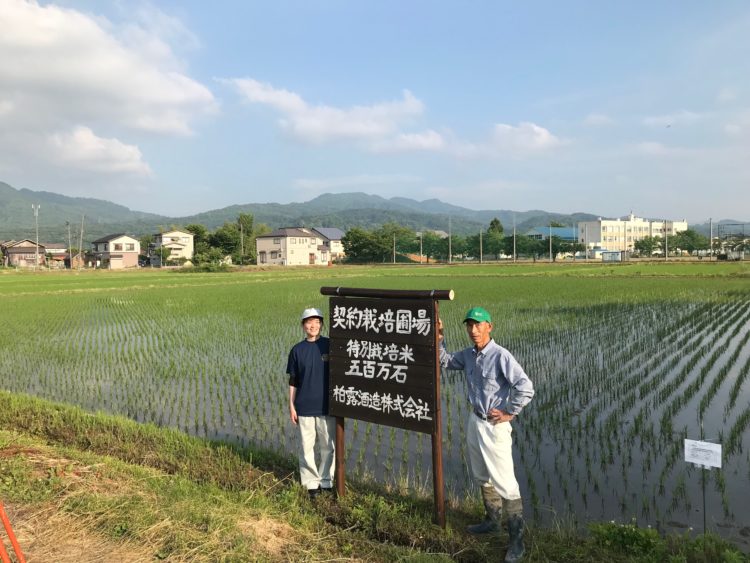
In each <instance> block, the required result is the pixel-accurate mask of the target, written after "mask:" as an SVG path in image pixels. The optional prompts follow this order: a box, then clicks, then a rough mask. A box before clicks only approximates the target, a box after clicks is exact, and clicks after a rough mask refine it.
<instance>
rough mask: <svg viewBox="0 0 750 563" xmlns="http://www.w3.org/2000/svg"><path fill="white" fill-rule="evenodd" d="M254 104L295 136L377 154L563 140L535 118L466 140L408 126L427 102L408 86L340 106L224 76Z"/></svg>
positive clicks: (472, 150)
mask: <svg viewBox="0 0 750 563" xmlns="http://www.w3.org/2000/svg"><path fill="white" fill-rule="evenodd" d="M220 82H222V83H224V84H228V85H230V86H232V87H233V88H235V89H236V90H237V91H238V92H239V93H240V94H241V95H242V96H243V98H244V99H245V100H246V101H247V102H250V103H256V104H263V105H266V106H269V107H271V108H273V109H274V110H276V111H278V112H279V113H280V114H281V117H280V119H279V125H280V126H281V127H282V128H283V129H284V130H285V131H286V132H287V133H289V134H290V135H291V136H293V137H294V138H296V139H298V140H301V141H304V142H309V143H317V144H319V143H324V142H330V141H337V140H353V141H357V142H359V144H360V147H361V148H362V149H364V150H368V151H371V152H376V153H403V152H415V151H421V152H433V153H441V154H447V155H450V156H454V157H457V158H498V157H501V158H502V157H511V158H518V157H523V156H527V155H530V154H535V153H537V154H538V153H541V152H544V151H547V150H549V149H553V148H556V147H559V146H561V145H563V144H565V141H562V140H561V139H559V138H558V137H556V136H555V135H553V134H552V133H551V132H550V131H549V130H547V129H545V128H544V127H541V126H539V125H537V124H535V123H530V122H523V123H520V124H519V125H518V126H512V125H506V124H504V123H499V124H496V125H495V126H494V128H493V129H492V131H491V134H490V138H489V139H488V140H486V141H484V142H479V143H474V142H467V141H463V140H461V139H458V138H456V137H455V136H454V135H453V134H452V133H451V132H450V131H446V132H444V133H440V132H438V131H435V130H434V129H426V130H422V131H417V132H409V131H404V130H403V129H404V128H405V127H406V126H407V125H409V124H410V123H411V122H412V121H413V120H414V119H416V118H417V117H418V116H420V115H421V114H422V113H423V112H424V104H423V103H422V102H421V101H420V100H419V99H418V98H416V97H415V96H414V95H413V94H412V93H411V92H410V91H409V90H404V91H403V95H402V96H403V97H402V99H401V100H395V101H391V102H381V103H377V104H373V105H369V106H352V107H348V108H339V107H334V106H329V105H312V104H310V103H309V102H307V101H305V99H304V98H303V97H302V96H300V95H299V94H297V93H296V92H291V91H289V90H286V89H282V88H275V87H274V86H272V85H271V84H268V83H264V82H259V81H258V80H254V79H252V78H236V79H221V80H220Z"/></svg>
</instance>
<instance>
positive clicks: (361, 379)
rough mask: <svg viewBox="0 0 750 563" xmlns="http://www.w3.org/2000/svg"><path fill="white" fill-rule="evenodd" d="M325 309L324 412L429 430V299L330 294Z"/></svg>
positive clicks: (431, 396)
mask: <svg viewBox="0 0 750 563" xmlns="http://www.w3.org/2000/svg"><path fill="white" fill-rule="evenodd" d="M329 311H330V323H329V337H330V339H331V351H330V356H331V364H330V365H331V368H330V369H331V371H330V387H329V402H328V404H329V414H330V415H331V416H338V417H344V418H355V419H358V420H365V421H368V422H373V423H376V424H383V425H385V426H395V427H397V428H404V429H406V430H415V431H417V432H425V433H432V432H434V430H435V421H436V417H435V369H436V363H435V358H436V354H435V323H436V321H435V306H434V301H433V300H430V299H421V300H405V299H366V298H344V297H332V298H331V301H330V309H329Z"/></svg>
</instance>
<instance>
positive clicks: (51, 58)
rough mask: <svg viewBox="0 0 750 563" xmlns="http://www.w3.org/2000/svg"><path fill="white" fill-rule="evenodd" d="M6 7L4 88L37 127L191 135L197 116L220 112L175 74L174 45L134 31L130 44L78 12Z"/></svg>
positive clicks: (2, 16) (24, 4)
mask: <svg viewBox="0 0 750 563" xmlns="http://www.w3.org/2000/svg"><path fill="white" fill-rule="evenodd" d="M1 3H2V4H3V6H2V9H0V28H1V29H3V33H2V34H0V88H2V91H3V92H4V95H5V96H6V98H10V99H12V100H13V101H14V102H15V103H16V112H17V113H18V114H19V115H23V114H33V115H34V116H36V122H37V125H38V126H41V127H44V126H47V127H49V125H50V124H53V125H54V126H55V127H59V126H60V125H61V122H65V121H72V122H73V123H81V122H88V123H92V122H95V121H106V122H111V123H116V124H118V125H120V126H124V127H127V128H133V129H145V130H148V131H154V132H159V133H166V134H177V135H186V134H189V133H190V132H191V127H190V122H191V121H192V120H193V119H194V118H195V117H197V116H199V115H203V114H207V113H211V112H214V111H215V110H216V108H217V104H216V101H215V99H214V97H213V95H212V94H211V92H210V91H209V90H208V89H207V88H206V87H205V86H203V85H202V84H200V83H198V82H196V81H195V80H193V79H191V78H189V77H188V76H186V75H185V74H183V73H181V72H179V71H177V70H176V69H175V66H176V64H175V62H174V61H175V57H173V56H172V54H171V51H170V49H169V46H168V45H167V44H166V43H165V42H164V41H163V40H162V39H161V38H159V37H157V36H155V35H153V34H152V33H150V32H149V31H148V30H147V29H144V28H136V27H135V25H134V24H129V25H128V26H126V30H125V31H124V35H126V36H128V37H129V38H130V40H129V41H127V40H125V39H122V38H121V37H118V35H117V29H116V28H115V27H114V26H113V25H112V24H110V23H109V22H107V21H106V20H102V19H94V18H92V17H91V16H88V15H86V14H83V13H81V12H77V11H74V10H69V9H64V8H60V7H57V6H54V5H49V6H41V5H39V4H37V3H36V2H31V1H24V0H1ZM136 29H137V30H138V32H137V35H138V36H139V40H138V41H137V42H136V41H133V40H132V36H133V34H136ZM149 43H150V44H151V46H148V44H149ZM132 44H137V47H132ZM157 44H158V45H159V47H158V49H157V48H155V47H154V45H157ZM155 51H161V55H159V56H156V55H155ZM63 124H64V123H63Z"/></svg>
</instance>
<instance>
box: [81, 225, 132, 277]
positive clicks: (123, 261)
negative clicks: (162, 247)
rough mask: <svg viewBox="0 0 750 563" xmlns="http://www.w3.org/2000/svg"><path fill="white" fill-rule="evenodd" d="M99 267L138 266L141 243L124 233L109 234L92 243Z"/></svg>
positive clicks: (114, 268)
mask: <svg viewBox="0 0 750 563" xmlns="http://www.w3.org/2000/svg"><path fill="white" fill-rule="evenodd" d="M91 247H92V249H91V250H92V252H93V255H94V260H95V264H94V265H95V266H96V267H97V268H108V269H110V270H119V269H122V268H134V267H136V266H138V255H139V254H140V253H141V243H140V242H138V240H137V239H134V238H133V237H131V236H128V235H126V234H123V233H119V234H115V235H109V236H106V237H102V238H100V239H97V240H95V241H93V242H92V243H91Z"/></svg>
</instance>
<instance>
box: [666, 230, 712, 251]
mask: <svg viewBox="0 0 750 563" xmlns="http://www.w3.org/2000/svg"><path fill="white" fill-rule="evenodd" d="M708 245H709V241H708V237H706V236H703V235H702V234H700V233H698V232H696V231H694V230H693V229H687V230H686V231H681V232H679V233H677V234H676V235H674V236H671V237H669V247H670V248H679V249H680V250H685V251H687V252H689V253H690V254H692V253H693V252H695V251H696V250H707V249H708Z"/></svg>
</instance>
